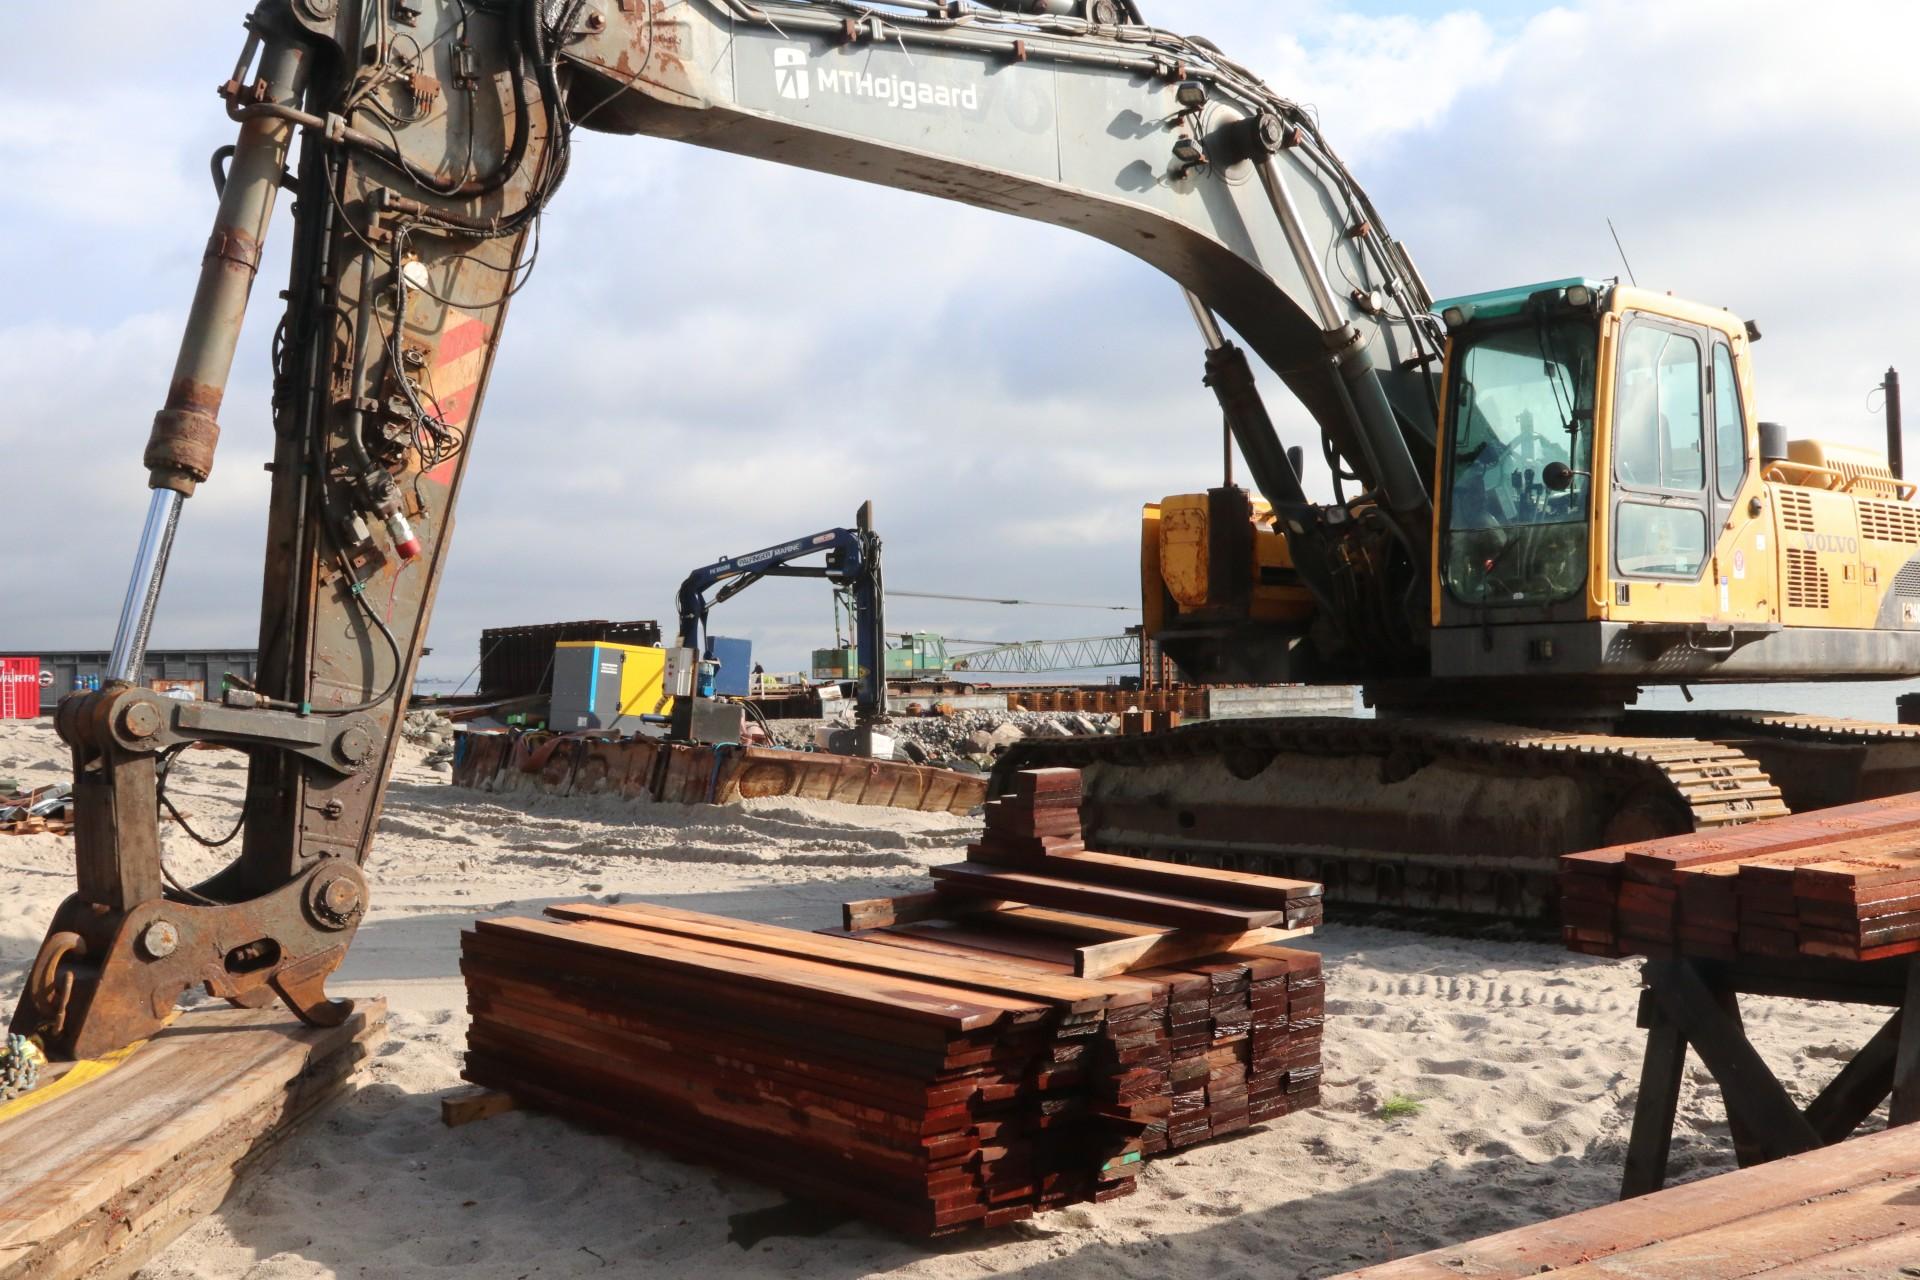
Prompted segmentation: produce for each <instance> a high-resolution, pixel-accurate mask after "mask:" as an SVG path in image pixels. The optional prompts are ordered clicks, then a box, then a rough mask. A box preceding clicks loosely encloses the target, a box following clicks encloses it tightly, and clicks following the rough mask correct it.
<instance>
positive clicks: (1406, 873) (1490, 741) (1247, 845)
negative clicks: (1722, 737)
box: [990, 717, 1788, 920]
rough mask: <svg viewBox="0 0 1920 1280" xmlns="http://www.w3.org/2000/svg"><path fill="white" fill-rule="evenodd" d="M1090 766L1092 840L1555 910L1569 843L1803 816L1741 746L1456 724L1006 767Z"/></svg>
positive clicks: (1204, 741)
mask: <svg viewBox="0 0 1920 1280" xmlns="http://www.w3.org/2000/svg"><path fill="white" fill-rule="evenodd" d="M1052 766H1064V767H1070V768H1077V769H1079V770H1081V771H1082V774H1083V776H1084V779H1085V788H1086V795H1087V804H1086V808H1085V819H1086V825H1087V840H1088V843H1089V844H1090V845H1092V846H1094V847H1097V848H1100V849H1104V850H1108V851H1111V852H1118V853H1128V854H1133V855H1136V856H1141V857H1149V858H1157V859H1161V860H1165V861H1173V862H1186V863H1194V864H1199V865H1206V866H1217V867H1227V868H1232V869H1238V870H1245V871H1251V872H1259V873H1266V874H1271V875H1283V876H1293V877H1298V878H1301V879H1310V880H1317V881H1320V882H1321V883H1323V884H1324V885H1325V886H1326V896H1327V899H1328V901H1329V902H1333V903H1349V904H1362V905H1370V906H1390V907H1397V908H1404V909H1407V910H1413V911H1457V912H1468V913H1472V914H1475V915H1490V916H1500V917H1507V918H1513V919H1523V920H1537V919H1549V918H1551V917H1552V915H1553V914H1554V909H1555V892H1554V880H1555V874H1556V870H1557V867H1556V863H1555V859H1556V858H1557V857H1558V856H1559V855H1560V854H1563V853H1571V852H1576V851H1578V850H1582V849H1592V848H1597V847H1601V846H1605V845H1609V844H1617V843H1622V842H1625V841H1629V840H1639V839H1645V838H1650V837H1653V836H1660V835H1674V834H1681V833H1684V832H1688V831H1703V830H1711V829H1713V828H1716V827H1722V826H1729V825H1733V824H1736V823H1742V822H1752V821H1755V820H1757V819H1760V818H1769V817H1777V816H1779V815H1782V814H1785V813H1787V812H1788V808H1787V805H1786V803H1785V802H1784V801H1783V799H1782V796H1781V791H1780V788H1779V787H1778V786H1777V785H1775V783H1774V780H1773V779H1772V778H1771V777H1769V775H1768V773H1767V771H1766V770H1765V769H1764V768H1763V767H1762V766H1761V764H1760V763H1759V761H1758V760H1756V759H1755V758H1754V757H1752V756H1751V755H1749V754H1747V753H1746V752H1744V751H1742V750H1741V749H1740V748H1739V747H1737V746H1734V745H1729V744H1727V743H1724V742H1719V741H1714V740H1711V739H1701V738H1691V737H1677V736H1676V737H1636V736H1626V735H1620V734H1595V733H1571V732H1553V731H1548V730H1541V729H1531V728H1522V727H1518V726H1511V725H1501V724H1492V723H1484V722H1471V721H1459V720H1437V719H1434V720H1428V719H1391V720H1366V719H1354V718H1341V717H1328V718H1288V719H1274V720H1232V721H1214V722H1210V723H1206V724H1198V725H1190V726H1186V727H1183V728H1180V729H1177V730H1174V731H1173V732H1170V733H1160V734H1151V735H1147V736H1143V737H1131V738H1091V739H1039V740H1031V741H1028V742H1023V743H1019V744H1017V745H1016V746H1015V747H1013V748H1012V749H1011V750H1010V751H1009V752H1008V753H1007V755H1006V756H1005V757H1003V758H1002V760H1001V761H1000V763H999V765H998V766H997V768H996V770H995V777H994V781H993V784H992V786H991V787H990V790H991V791H992V792H994V793H996V794H997V793H999V792H1000V791H1001V790H1003V789H1004V787H1005V786H1006V784H1007V780H1008V778H1009V776H1010V775H1011V774H1012V773H1013V772H1015V771H1017V770H1020V769H1029V768H1042V767H1052Z"/></svg>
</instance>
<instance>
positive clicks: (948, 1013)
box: [474, 917, 1005, 1031]
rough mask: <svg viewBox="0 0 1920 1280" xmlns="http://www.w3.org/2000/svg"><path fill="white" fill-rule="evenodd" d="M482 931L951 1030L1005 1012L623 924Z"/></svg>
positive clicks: (532, 924)
mask: <svg viewBox="0 0 1920 1280" xmlns="http://www.w3.org/2000/svg"><path fill="white" fill-rule="evenodd" d="M474 928H475V930H476V931H477V932H478V933H481V934H489V933H497V934H507V935H512V934H516V933H517V934H523V935H527V936H531V937H535V938H540V939H544V940H546V941H549V942H553V943H557V944H558V945H560V946H561V947H563V948H566V949H569V950H574V951H595V950H601V951H612V952H618V953H619V954H620V957H621V959H622V960H623V961H626V962H631V963H632V964H633V967H634V968H635V970H636V972H638V971H643V970H645V969H648V968H659V969H667V970H675V971H680V972H688V973H694V974H697V975H699V976H700V977H701V978H702V979H704V980H707V981H710V982H714V983H716V984H718V985H722V986H729V985H731V986H743V985H752V986H755V987H765V988H768V989H770V990H776V991H784V992H789V993H792V994H794V995H796V996H799V997H801V998H804V999H807V1000H810V1001H815V1000H817V1001H820V1002H822V1003H827V1004H834V1005H840V1006H844V1007H847V1008H851V1009H855V1010H859V1011H862V1012H869V1013H877V1014H880V1015H883V1016H886V1017H890V1018H897V1019H899V1020H901V1021H910V1022H918V1023H921V1024H923V1025H927V1026H933V1027H939V1028H943V1029H946V1030H950V1031H971V1030H976V1029H979V1028H982V1027H987V1026H991V1025H993V1024H994V1023H995V1022H998V1021H999V1020H1000V1018H1001V1017H1002V1016H1003V1015H1004V1012H1005V1010H1004V1008H1001V1007H990V1006H989V1004H986V1003H981V1002H976V1001H967V1000H961V999H959V998H958V997H959V996H960V994H961V993H959V992H957V991H952V990H948V991H945V992H939V991H933V992H929V991H924V990H921V989H918V988H915V987H911V986H909V985H907V984H897V983H883V982H881V981H880V980H878V979H876V980H874V981H872V982H863V981H861V980H860V979H861V978H862V975H860V974H857V973H844V974H836V973H833V972H831V971H828V972H824V973H823V972H821V968H822V967H807V966H800V965H795V964H792V963H771V962H762V961H756V960H755V959H754V958H753V957H752V955H751V954H750V953H746V952H740V953H738V954H737V955H735V956H734V957H731V958H724V959H723V958H719V957H715V956H711V955H705V954H699V953H697V952H695V951H693V950H691V949H682V948H674V949H671V950H669V949H667V948H663V947H660V946H658V945H652V946H650V945H648V944H647V943H646V942H644V941H640V940H636V939H635V938H633V937H632V936H631V935H630V934H629V933H628V932H627V931H625V930H621V929H619V928H603V929H594V927H593V926H587V925H576V926H567V925H562V924H559V923H557V922H555V921H551V920H533V919H528V918H525V917H509V918H506V919H501V920H480V921H476V922H475V925H474ZM589 930H593V932H589ZM883 987H884V990H883V989H882V988H883Z"/></svg>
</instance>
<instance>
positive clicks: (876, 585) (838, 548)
mask: <svg viewBox="0 0 1920 1280" xmlns="http://www.w3.org/2000/svg"><path fill="white" fill-rule="evenodd" d="M823 554H824V555H825V556H826V557H827V560H826V563H825V564H821V565H799V564H795V563H794V562H795V561H797V560H804V559H806V558H807V557H809V556H816V555H823ZM768 577H783V578H825V579H826V580H828V581H829V582H834V583H839V584H841V585H843V586H845V587H847V588H848V589H849V590H851V591H852V593H853V602H854V619H855V632H856V634H855V646H856V649H857V652H858V654H859V658H860V691H859V697H858V698H857V705H858V708H859V714H860V716H861V718H862V719H863V720H873V719H878V718H880V717H882V716H884V715H885V714H886V668H887V653H886V619H885V613H884V608H885V594H884V592H883V590H882V588H881V583H880V539H879V536H878V535H876V534H875V533H874V531H873V504H872V503H867V504H865V505H864V506H862V507H861V508H860V518H859V521H858V527H857V528H853V529H844V528H843V529H827V530H825V531H823V532H821V533H816V534H814V535H812V536H811V537H806V538H796V539H794V540H792V541H790V542H782V543H778V544H776V545H774V546H771V547H763V548H761V549H760V550H759V551H755V552H752V553H750V554H748V555H744V556H729V557H727V558H726V559H723V560H716V561H714V562H713V563H712V564H710V565H706V566H703V567H702V568H699V569H695V570H694V571H693V572H692V573H690V574H688V575H687V577H686V581H684V582H682V583H681V584H680V596H679V610H680V634H679V637H678V639H677V641H676V643H677V644H679V645H680V646H681V647H684V648H688V649H692V650H694V651H695V653H696V654H697V653H698V652H699V650H700V647H701V643H702V636H701V633H702V631H703V630H704V628H705V626H706V621H707V613H708V611H709V610H710V609H712V607H713V606H714V605H716V604H719V603H721V602H723V601H726V600H730V599H732V598H733V597H734V596H735V595H738V594H739V593H740V592H741V591H744V590H745V589H746V588H748V587H750V586H752V585H753V584H754V583H756V582H758V581H759V580H760V579H762V578H768ZM716 586H718V587H720V588H721V589H720V591H719V593H718V594H717V595H715V596H714V598H712V599H711V600H710V599H708V597H707V593H708V592H709V591H711V590H712V589H713V588H714V587H716Z"/></svg>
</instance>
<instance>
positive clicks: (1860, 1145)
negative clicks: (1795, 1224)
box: [1337, 1126, 1920, 1280]
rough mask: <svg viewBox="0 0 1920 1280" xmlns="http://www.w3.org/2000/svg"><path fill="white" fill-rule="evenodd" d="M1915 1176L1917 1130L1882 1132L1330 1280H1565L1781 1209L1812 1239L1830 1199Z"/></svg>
mask: <svg viewBox="0 0 1920 1280" xmlns="http://www.w3.org/2000/svg"><path fill="white" fill-rule="evenodd" d="M1917 1177H1920V1126H1914V1127H1907V1128H1900V1129H1889V1130H1886V1131H1885V1132H1882V1133H1875V1134H1868V1135H1866V1136H1865V1137H1860V1138H1855V1139H1853V1140H1852V1141H1850V1142H1843V1143H1840V1144H1838V1145H1836V1146H1831V1147H1823V1148H1821V1149H1820V1150H1818V1151H1810V1152H1808V1153H1806V1154H1805V1155H1798V1156H1793V1157H1790V1158H1788V1159H1786V1160H1776V1161H1773V1162H1771V1163H1768V1164H1763V1165H1758V1166H1756V1167H1754V1168H1752V1169H1742V1170H1739V1171H1738V1172H1735V1173H1728V1174H1722V1175H1720V1176H1719V1177H1714V1178H1702V1179H1700V1180H1698V1181H1695V1182H1689V1183H1685V1184H1683V1185H1681V1186H1678V1187H1670V1188H1668V1189H1667V1190H1665V1191H1660V1192H1657V1193H1655V1194H1653V1195H1650V1196H1643V1197H1641V1198H1639V1199H1636V1200H1625V1201H1621V1202H1620V1203H1618V1204H1611V1205H1603V1206H1601V1207H1599V1208H1596V1209H1588V1210H1585V1211H1583V1212H1581V1213H1575V1214H1569V1215H1568V1216H1566V1217H1563V1218H1553V1219H1550V1220H1548V1221H1546V1222H1539V1223H1535V1224H1533V1225H1531V1226H1526V1227H1519V1228H1516V1229H1514V1230H1511V1231H1503V1232H1501V1233H1499V1234H1498V1235H1492V1236H1487V1237H1486V1238H1484V1239H1481V1240H1473V1241H1467V1242H1465V1243H1461V1244H1453V1245H1448V1246H1446V1247H1445V1248H1442V1249H1437V1250H1435V1251H1433V1252H1431V1253H1424V1254H1421V1255H1419V1256H1417V1257H1413V1258H1404V1259H1400V1260H1398V1261H1394V1262H1384V1263H1380V1264H1378V1265H1376V1266H1372V1267H1365V1268H1362V1269H1360V1270H1358V1271H1353V1272H1348V1273H1347V1274H1345V1275H1343V1276H1340V1277H1338V1278H1337V1280H1460V1277H1462V1276H1474V1277H1478V1278H1479V1280H1522V1278H1523V1277H1531V1276H1536V1275H1540V1274H1542V1273H1545V1272H1552V1273H1553V1274H1554V1275H1556V1276H1558V1275H1561V1274H1565V1273H1564V1272H1563V1271H1562V1270H1561V1269H1562V1268H1571V1267H1573V1266H1576V1265H1578V1264H1581V1263H1584V1262H1587V1261H1589V1260H1599V1259H1619V1260H1620V1261H1621V1262H1623V1263H1624V1262H1625V1261H1626V1259H1624V1258H1620V1255H1622V1254H1628V1255H1630V1254H1631V1252H1632V1251H1633V1250H1635V1249H1641V1248H1645V1247H1646V1246H1648V1245H1652V1244H1655V1243H1658V1242H1660V1241H1664V1240H1673V1241H1676V1242H1679V1241H1684V1240H1689V1239H1698V1238H1699V1237H1700V1236H1701V1234H1702V1233H1704V1232H1706V1231H1709V1230H1712V1229H1714V1228H1716V1227H1722V1226H1727V1225H1730V1224H1740V1223H1743V1222H1745V1221H1747V1220H1749V1219H1753V1218H1755V1217H1756V1216H1757V1215H1761V1214H1765V1213H1768V1212H1771V1211H1774V1210H1779V1209H1787V1208H1794V1209H1799V1210H1801V1211H1802V1212H1803V1216H1802V1230H1804V1231H1806V1232H1808V1233H1809V1234H1811V1235H1816V1236H1821V1235H1824V1233H1825V1228H1824V1227H1823V1226H1822V1218H1821V1214H1822V1212H1823V1209H1824V1206H1825V1205H1827V1204H1828V1203H1831V1198H1832V1197H1834V1196H1836V1195H1837V1194H1840V1193H1845V1192H1848V1191H1850V1190H1852V1189H1854V1188H1857V1187H1871V1186H1875V1185H1879V1184H1883V1183H1887V1182H1896V1183H1901V1182H1904V1180H1910V1179H1914V1178H1917ZM1907 1209H1908V1214H1907V1217H1908V1221H1909V1222H1910V1223H1911V1222H1913V1221H1915V1219H1914V1218H1913V1215H1912V1206H1911V1205H1908V1206H1907ZM1833 1256H1834V1257H1836V1258H1838V1257H1844V1256H1845V1255H1844V1254H1843V1253H1839V1254H1835V1255H1833ZM1916 1256H1920V1255H1916ZM1783 1265H1784V1264H1783ZM1695 1266H1696V1268H1697V1269H1696V1270H1695V1271H1694V1272H1693V1273H1692V1280H1714V1278H1713V1273H1712V1272H1711V1271H1709V1270H1707V1269H1706V1266H1705V1264H1704V1263H1703V1262H1702V1261H1700V1260H1696V1263H1695ZM1599 1274H1605V1275H1610V1276H1612V1277H1615V1278H1616V1280H1617V1278H1618V1277H1624V1276H1632V1275H1634V1274H1635V1273H1634V1272H1633V1271H1631V1270H1628V1269H1626V1267H1624V1266H1622V1267H1620V1268H1618V1269H1615V1270H1613V1271H1611V1272H1601V1273H1599ZM1736 1274H1742V1273H1736ZM1744 1274H1752V1273H1744ZM1759 1274H1762V1275H1765V1274H1768V1273H1766V1272H1765V1271H1762V1272H1760V1273H1759ZM1788 1274H1792V1273H1788ZM1802 1274H1804V1273H1802ZM1866 1274H1868V1275H1872V1274H1873V1273H1872V1272H1867V1273H1866ZM1894 1274H1895V1275H1897V1274H1898V1273H1897V1272H1895V1273H1894Z"/></svg>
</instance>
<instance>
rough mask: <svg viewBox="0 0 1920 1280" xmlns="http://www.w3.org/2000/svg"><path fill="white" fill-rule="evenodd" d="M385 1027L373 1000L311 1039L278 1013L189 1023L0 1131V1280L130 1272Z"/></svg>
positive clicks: (338, 1079) (267, 1150)
mask: <svg viewBox="0 0 1920 1280" xmlns="http://www.w3.org/2000/svg"><path fill="white" fill-rule="evenodd" d="M385 1025H386V1004H385V1002H384V1001H382V1000H378V999H374V1000H362V1001H360V1002H358V1005H357V1007H356V1008H355V1009H354V1011H353V1014H352V1015H351V1016H350V1017H349V1018H348V1019H347V1021H346V1022H345V1023H343V1024H342V1025H340V1026H338V1027H331V1028H320V1029H314V1028H307V1027H303V1026H301V1025H300V1024H299V1023H298V1022H296V1021H295V1020H294V1019H293V1017H292V1016H291V1015H290V1014H288V1013H287V1012H286V1011H285V1010H283V1009H277V1008H276V1009H260V1010H248V1009H228V1008H218V1009H203V1010H193V1011H190V1012H187V1013H183V1014H181V1015H180V1016H179V1018H178V1019H177V1020H176V1021H175V1022H174V1023H173V1024H172V1025H171V1026H170V1027H168V1028H167V1029H166V1030H164V1031H161V1032H159V1033H158V1034H157V1035H155V1036H154V1037H153V1038H152V1039H151V1040H149V1041H147V1042H146V1043H145V1044H144V1045H142V1046H141V1047H140V1048H139V1049H137V1050H136V1051H135V1052H134V1053H133V1054H132V1056H131V1057H129V1058H128V1059H127V1060H126V1061H125V1062H123V1063H121V1064H120V1065H119V1066H118V1067H116V1068H114V1069H113V1070H112V1071H111V1072H109V1073H108V1074H106V1075H104V1076H101V1077H98V1078H96V1079H93V1080H90V1081H88V1082H86V1083H85V1084H83V1085H80V1086H79V1087H77V1088H74V1089H72V1090H70V1091H68V1092H65V1093H62V1094H44V1097H45V1099H46V1100H45V1101H43V1102H41V1103H39V1104H37V1105H34V1106H33V1107H32V1108H31V1109H28V1110H25V1111H22V1112H19V1113H18V1114H15V1115H14V1116H13V1117H12V1118H10V1119H8V1120H6V1121H4V1122H0V1152H3V1153H4V1155H3V1156H0V1277H5V1280H27V1278H29V1277H31V1278H32V1280H66V1278H68V1277H76V1278H77V1277H81V1276H87V1277H95V1276H109V1275H129V1274H131V1273H133V1272H134V1271H136V1270H138V1269H139V1268H140V1267H142V1266H143V1265H145V1264H146V1263H147V1262H148V1261H149V1260H150V1259H151V1258H153V1257H154V1256H155V1255H156V1254H158V1253H159V1252H160V1250H161V1249H163V1248H165V1247H166V1245H167V1243H168V1242H169V1241H171V1240H173V1239H174V1238H175V1237H177V1236H178V1235H180V1233H181V1232H183V1231H185V1230H186V1229H187V1228H188V1227H190V1226H192V1225H193V1223H194V1222H195V1221H196V1220H198V1219H200V1218H202V1217H204V1216H205V1215H207V1214H209V1213H211V1212H212V1211H213V1210H214V1209H215V1208H217V1207H218V1206H219V1204H220V1202H221V1201H222V1200H223V1199H224V1198H225V1197H226V1195H227V1194H228V1193H229V1192H230V1191H231V1190H232V1189H233V1187H234V1186H235V1185H236V1184H237V1183H239V1181H240V1180H241V1179H243V1178H245V1177H246V1176H247V1175H248V1174H249V1173H250V1172H251V1171H253V1170H255V1169H257V1168H258V1167H260V1166H261V1165H263V1164H264V1163H265V1162H266V1161H267V1160H269V1159H271V1157H272V1155H273V1153H274V1152H275V1150H276V1148H277V1147H278V1145H279V1143H280V1142H281V1141H282V1140H283V1139H284V1138H286V1137H287V1136H288V1135H289V1134H291V1133H293V1132H295V1131H296V1130H297V1129H298V1127H299V1125H300V1124H301V1122H302V1121H304V1120H305V1119H306V1118H307V1117H308V1116H309V1115H311V1114H312V1113H313V1112H314V1111H315V1110H317V1109H318V1108H319V1107H321V1106H322V1105H324V1104H325V1103H326V1102H327V1101H328V1100H329V1099H331V1098H332V1097H334V1096H335V1095H336V1094H337V1093H338V1092H339V1091H340V1089H341V1088H342V1087H343V1086H344V1085H345V1083H346V1082H347V1081H348V1080H349V1079H350V1078H351V1077H352V1075H353V1072H354V1070H355V1069H356V1068H357V1066H358V1065H359V1063H360V1062H361V1061H362V1059H364V1058H365V1056H366V1055H367V1053H368V1052H369V1051H370V1047H371V1046H372V1045H375V1044H377V1043H378V1042H379V1040H380V1038H381V1036H382V1035H383V1034H384V1031H385ZM54 1074H55V1073H52V1072H50V1073H49V1077H50V1078H49V1079H47V1080H44V1081H43V1082H42V1084H41V1086H40V1088H41V1090H42V1091H45V1090H47V1089H49V1088H50V1087H52V1085H53V1083H54V1080H53V1078H52V1077H53V1076H54ZM32 1097H33V1095H32V1094H29V1095H27V1098H28V1099H31V1098H32Z"/></svg>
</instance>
